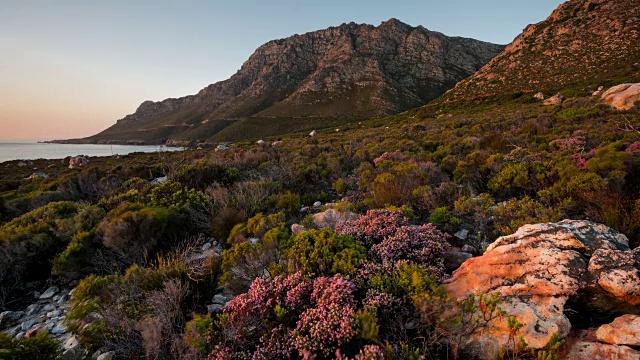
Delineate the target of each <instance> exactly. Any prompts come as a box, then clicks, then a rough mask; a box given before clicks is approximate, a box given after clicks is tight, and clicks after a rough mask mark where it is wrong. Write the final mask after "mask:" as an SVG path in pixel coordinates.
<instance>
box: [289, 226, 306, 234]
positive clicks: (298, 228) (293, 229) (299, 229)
mask: <svg viewBox="0 0 640 360" xmlns="http://www.w3.org/2000/svg"><path fill="white" fill-rule="evenodd" d="M305 231H307V228H305V227H304V226H303V225H300V224H293V225H291V233H292V234H293V235H298V234H301V233H303V232H305Z"/></svg>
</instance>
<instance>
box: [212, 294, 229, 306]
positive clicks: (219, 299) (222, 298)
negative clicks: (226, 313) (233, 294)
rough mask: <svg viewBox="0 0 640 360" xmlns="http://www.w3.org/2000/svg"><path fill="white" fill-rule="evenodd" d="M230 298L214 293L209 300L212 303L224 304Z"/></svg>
mask: <svg viewBox="0 0 640 360" xmlns="http://www.w3.org/2000/svg"><path fill="white" fill-rule="evenodd" d="M230 300H231V299H230V298H229V297H227V296H224V295H222V294H216V295H215V296H214V297H213V300H212V301H211V302H212V303H214V304H222V305H224V304H226V303H228V302H229V301H230Z"/></svg>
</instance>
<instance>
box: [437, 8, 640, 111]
mask: <svg viewBox="0 0 640 360" xmlns="http://www.w3.org/2000/svg"><path fill="white" fill-rule="evenodd" d="M638 44H640V2H639V1H637V0H569V1H566V2H564V3H563V4H561V5H560V6H559V7H558V8H557V9H556V10H555V11H554V12H553V13H552V14H551V15H550V16H549V17H548V18H547V19H546V20H544V21H542V22H540V23H537V24H533V25H529V26H527V27H526V28H525V29H524V30H523V32H522V33H521V34H520V35H519V36H518V37H517V38H516V39H515V40H514V41H513V42H512V43H511V44H509V45H508V46H507V48H506V49H505V50H504V51H503V52H502V53H501V54H500V55H498V56H496V57H495V58H494V59H493V60H491V61H490V62H489V63H488V64H487V65H485V66H484V67H483V68H482V69H480V70H479V71H478V72H477V73H476V74H474V75H472V76H470V77H469V78H467V79H465V80H463V81H461V82H460V83H459V84H457V85H456V87H455V88H454V89H452V90H450V91H449V92H448V93H447V94H446V95H445V96H444V97H443V98H442V101H457V100H461V101H467V100H469V99H473V98H485V97H489V96H492V95H501V94H514V93H533V92H534V91H544V92H545V93H550V92H552V91H558V90H562V89H564V88H567V87H573V88H577V89H583V88H584V89H585V90H586V89H588V88H589V87H590V86H592V85H591V84H593V83H594V82H598V81H602V82H605V81H611V79H616V78H623V79H625V78H627V79H632V81H637V80H633V79H640V78H638V72H639V71H640V62H639V61H638V59H640V46H638ZM532 95H533V94H532Z"/></svg>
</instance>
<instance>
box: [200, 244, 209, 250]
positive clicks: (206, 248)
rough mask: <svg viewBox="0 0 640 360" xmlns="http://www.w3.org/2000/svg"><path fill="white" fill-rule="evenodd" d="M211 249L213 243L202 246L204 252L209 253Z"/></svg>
mask: <svg viewBox="0 0 640 360" xmlns="http://www.w3.org/2000/svg"><path fill="white" fill-rule="evenodd" d="M209 249H211V243H206V244H204V245H202V251H207V250H209Z"/></svg>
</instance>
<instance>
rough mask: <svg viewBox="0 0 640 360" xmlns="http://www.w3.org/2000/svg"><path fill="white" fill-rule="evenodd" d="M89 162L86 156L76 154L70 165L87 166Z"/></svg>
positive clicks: (70, 160)
mask: <svg viewBox="0 0 640 360" xmlns="http://www.w3.org/2000/svg"><path fill="white" fill-rule="evenodd" d="M88 163H89V159H88V158H87V157H86V156H76V157H72V158H70V159H69V167H71V165H73V166H74V167H75V166H85V165H87V164H88Z"/></svg>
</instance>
